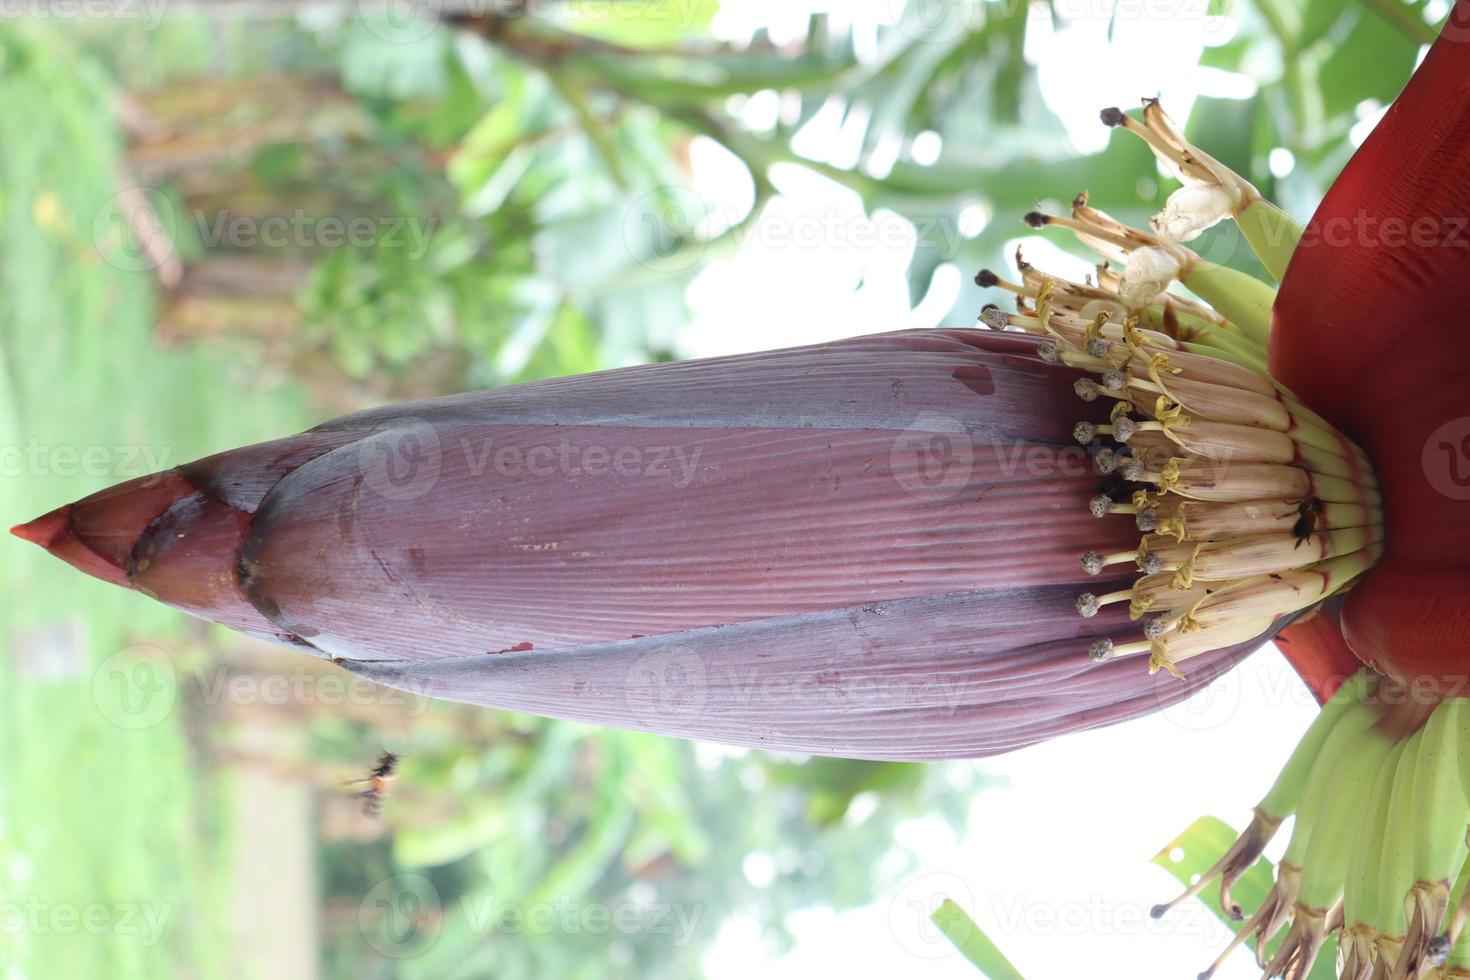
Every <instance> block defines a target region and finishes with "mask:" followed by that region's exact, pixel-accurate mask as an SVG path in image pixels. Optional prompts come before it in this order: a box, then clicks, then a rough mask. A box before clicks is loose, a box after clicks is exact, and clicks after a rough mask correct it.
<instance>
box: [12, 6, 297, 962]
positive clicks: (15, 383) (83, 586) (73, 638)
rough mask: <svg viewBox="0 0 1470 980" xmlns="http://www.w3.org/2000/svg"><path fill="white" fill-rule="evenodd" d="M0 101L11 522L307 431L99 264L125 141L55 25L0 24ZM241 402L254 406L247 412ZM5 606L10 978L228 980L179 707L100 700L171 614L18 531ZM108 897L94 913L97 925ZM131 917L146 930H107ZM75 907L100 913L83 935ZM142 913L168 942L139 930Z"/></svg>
mask: <svg viewBox="0 0 1470 980" xmlns="http://www.w3.org/2000/svg"><path fill="white" fill-rule="evenodd" d="M0 89H3V90H4V91H5V93H6V96H5V98H4V99H0V188H3V190H0V365H3V371H0V453H3V454H4V455H3V458H0V514H3V516H4V518H5V519H6V521H7V523H14V522H17V521H21V520H25V519H28V518H30V517H33V516H35V515H36V514H38V513H41V512H43V511H45V510H48V509H50V508H52V507H55V506H57V505H59V504H61V503H64V502H66V501H69V500H72V499H75V498H76V497H78V496H80V495H83V494H86V493H90V492H92V491H94V490H97V489H100V488H102V487H104V486H106V485H108V484H110V483H114V482H116V481H117V480H119V479H124V478H127V477H129V476H134V475H140V474H142V473H145V472H148V471H149V470H150V469H152V468H155V467H154V466H153V465H150V463H151V462H156V464H157V465H158V466H169V465H173V464H175V463H179V462H183V461H185V460H187V459H191V458H194V457H196V456H199V455H203V454H205V453H207V452H210V451H214V450H217V449H222V448H225V447H226V446H227V445H231V444H236V443H241V442H246V441H250V440H252V439H256V438H264V437H266V436H268V435H272V434H280V433H284V432H288V431H292V430H294V429H296V428H299V427H300V426H301V424H302V423H303V422H304V415H305V413H304V411H303V409H302V407H301V404H300V401H299V399H298V398H297V397H296V396H295V395H294V394H293V393H292V392H291V391H290V390H289V389H287V388H284V387H280V386H272V385H270V384H268V383H266V382H263V381H262V380H260V379H259V378H258V377H256V376H255V373H254V372H253V370H252V366H251V365H250V364H249V363H248V361H243V360H241V359H238V358H233V357H232V358H231V359H230V360H229V361H226V360H225V359H224V356H225V355H219V354H216V355H213V356H206V355H203V354H200V353H196V352H188V353H184V352H173V351H166V350H160V349H158V348H157V347H156V346H155V345H154V344H153V342H152V339H151V336H150V330H151V324H152V319H153V316H152V284H151V282H150V278H149V275H148V273H147V272H146V271H130V268H129V266H128V263H127V262H126V261H123V260H125V259H126V258H127V254H126V253H125V252H110V254H112V255H113V257H114V258H115V259H116V260H117V264H116V265H114V264H112V263H110V262H109V261H108V260H107V258H105V257H104V254H103V252H102V251H101V250H99V248H98V247H97V245H96V244H94V238H97V237H100V239H101V241H102V243H103V244H104V246H105V248H106V249H108V250H112V249H115V248H126V242H125V241H124V240H123V239H122V238H121V237H120V236H119V235H118V232H119V230H120V229H121V227H122V226H121V224H120V223H119V222H118V221H116V220H115V219H114V218H113V217H112V214H113V212H114V210H115V205H114V204H113V203H112V202H111V200H110V199H111V198H112V197H113V195H114V193H115V191H116V187H117V181H118V178H119V171H118V167H119V160H120V151H121V147H120V140H119V136H118V133H117V131H116V127H115V124H114V120H113V117H112V113H111V110H110V108H109V92H108V87H107V85H106V83H105V80H104V79H103V78H102V77H101V76H100V75H99V74H98V73H96V72H95V71H94V70H93V69H92V67H91V65H90V64H89V63H88V62H87V61H86V60H84V59H82V58H81V57H79V56H77V55H76V53H75V52H74V51H72V50H71V49H70V46H69V43H68V40H67V37H66V35H65V33H64V32H63V31H61V30H55V31H53V30H46V29H45V25H37V24H27V23H15V24H11V25H6V26H4V27H3V28H0ZM41 120H45V124H44V125H42V124H41ZM99 216H101V217H100V218H99ZM98 229H100V233H99V234H98V235H94V231H97V230H98ZM118 256H121V258H120V259H119V258H118ZM117 265H121V266H123V267H124V268H118V267H117ZM245 400H248V402H249V405H250V409H249V411H241V410H240V404H241V402H242V401H245ZM149 454H151V457H150V455H149ZM0 596H4V599H3V605H0V643H3V648H4V650H5V652H6V656H4V657H0V701H3V709H0V752H3V757H4V758H5V760H6V761H5V764H4V766H3V767H0V903H3V904H0V966H4V967H5V968H6V972H4V974H3V975H4V976H6V977H11V976H37V977H42V976H44V977H62V976H73V977H104V976H105V977H109V978H117V980H126V978H131V977H163V976H199V977H204V976H219V975H224V973H225V972H226V968H225V963H224V954H225V952H226V945H225V943H226V941H227V940H226V937H225V930H224V929H222V927H221V926H222V920H223V916H222V914H221V913H222V910H223V908H224V897H225V883H224V882H222V881H221V880H220V878H221V874H220V873H219V871H218V865H217V862H216V857H217V855H218V854H220V853H221V847H220V841H219V835H220V832H221V828H222V820H221V815H220V813H219V812H218V811H219V808H218V807H217V806H216V805H214V804H211V803H210V802H209V801H206V800H203V799H202V798H201V796H200V793H201V790H200V788H199V784H198V783H197V781H196V777H195V775H194V773H193V772H192V771H191V760H190V757H189V746H188V742H187V739H186V737H185V733H184V732H183V731H182V730H181V728H180V723H181V719H180V715H179V713H178V712H169V713H168V714H167V715H166V717H164V718H163V720H162V721H161V722H160V723H158V724H155V725H151V726H148V727H142V728H139V729H138V730H128V729H125V728H121V727H118V726H117V725H115V724H113V723H112V722H110V721H109V720H108V717H106V716H105V714H104V712H103V711H102V710H100V709H99V707H98V702H97V700H96V699H95V698H94V694H93V690H94V679H95V678H105V675H103V674H98V673H97V667H98V665H99V664H101V663H103V662H104V661H105V660H106V658H107V657H109V656H111V655H113V654H114V653H116V652H117V651H119V650H122V649H124V648H126V647H127V646H129V645H130V644H133V643H137V642H139V641H140V640H146V639H148V638H153V637H160V636H166V635H169V634H172V633H177V631H178V630H179V629H180V625H179V624H180V618H179V617H178V616H177V614H175V613H173V612H171V611H170V610H168V609H166V608H165V607H163V606H161V605H158V604H156V603H152V602H148V601H146V600H144V599H142V598H141V597H139V596H136V595H133V594H130V593H127V592H124V591H122V590H119V589H116V588H114V587H112V586H107V585H103V584H102V583H100V582H96V581H93V580H91V579H89V578H86V577H83V576H79V575H77V574H76V573H75V572H74V571H72V570H71V569H69V568H67V567H65V566H64V565H62V564H61V563H60V562H57V561H54V560H52V559H50V558H47V557H46V556H45V555H43V554H42V553H41V552H40V551H39V550H37V549H35V548H33V547H31V546H29V545H26V544H23V543H22V542H20V541H18V540H16V539H14V538H10V537H8V536H7V537H6V538H5V539H4V541H3V543H0ZM161 676H165V677H167V672H165V673H164V674H163V675H161ZM168 693H169V692H165V694H164V696H168ZM98 905H100V906H101V907H102V908H104V909H106V910H107V911H106V916H107V918H106V919H103V918H100V917H101V916H103V914H104V913H102V912H98V911H92V912H88V911H87V910H88V908H89V907H92V908H94V909H95V907H96V906H98ZM130 910H132V912H131V913H130ZM125 914H133V915H135V916H136V917H135V918H133V919H132V920H130V921H127V922H124V921H121V920H120V919H116V918H112V917H113V916H119V915H125ZM87 915H93V916H99V918H97V919H94V920H93V922H92V923H91V924H88V923H87V922H86V920H85V916H87ZM149 915H151V916H152V917H153V921H154V922H160V921H161V922H162V923H163V926H164V927H163V929H162V930H161V935H157V936H156V935H152V934H151V933H152V929H150V927H149V926H148V924H147V923H148V919H147V916H149ZM73 916H75V918H72V917H73ZM165 916H166V918H164V917H165ZM107 921H110V922H111V923H112V925H110V926H108V925H104V926H103V927H102V928H98V927H97V923H99V922H107Z"/></svg>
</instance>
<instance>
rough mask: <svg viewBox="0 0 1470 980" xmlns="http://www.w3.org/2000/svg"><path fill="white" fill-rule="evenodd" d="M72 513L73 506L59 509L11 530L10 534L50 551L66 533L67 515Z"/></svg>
mask: <svg viewBox="0 0 1470 980" xmlns="http://www.w3.org/2000/svg"><path fill="white" fill-rule="evenodd" d="M70 513H71V504H67V505H66V506H65V507H58V508H56V509H55V510H53V511H51V512H50V513H49V514H42V515H41V516H40V517H38V518H36V519H35V520H33V521H27V522H26V523H24V524H17V525H15V526H14V527H12V528H11V529H10V533H11V534H13V535H15V536H16V537H17V538H20V539H21V540H22V541H29V542H30V543H31V544H34V545H39V546H40V547H42V548H46V549H50V547H51V546H52V545H53V544H55V543H56V541H57V539H59V538H60V537H61V536H62V535H63V534H65V533H66V528H67V515H68V514H70Z"/></svg>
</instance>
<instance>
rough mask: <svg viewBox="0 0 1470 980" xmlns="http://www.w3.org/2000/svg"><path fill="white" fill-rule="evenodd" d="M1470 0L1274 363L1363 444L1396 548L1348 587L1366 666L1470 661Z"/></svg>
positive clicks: (1309, 243) (1405, 105) (1314, 250)
mask: <svg viewBox="0 0 1470 980" xmlns="http://www.w3.org/2000/svg"><path fill="white" fill-rule="evenodd" d="M1467 304H1470V4H1466V3H1464V2H1460V3H1457V4H1456V5H1455V8H1454V10H1453V12H1452V15H1451V17H1450V20H1449V23H1448V24H1447V25H1446V27H1445V29H1444V32H1443V34H1442V36H1441V37H1440V39H1439V41H1438V42H1436V43H1435V44H1434V46H1433V47H1432V48H1431V50H1430V52H1429V54H1428V56H1427V57H1426V58H1425V60H1424V63H1423V64H1422V65H1421V66H1420V68H1419V69H1418V71H1417V72H1416V73H1415V75H1414V77H1413V79H1412V80H1411V81H1410V82H1409V85H1408V86H1407V87H1406V88H1405V90H1404V92H1403V94H1402V95H1401V96H1400V97H1399V99H1398V101H1397V102H1395V103H1394V105H1393V107H1392V108H1391V109H1390V110H1389V111H1388V113H1387V114H1386V115H1385V116H1384V118H1383V120H1382V121H1381V122H1380V123H1379V124H1378V126H1377V128H1376V129H1375V130H1374V131H1373V133H1372V135H1371V136H1369V138H1368V140H1367V141H1366V142H1365V143H1364V144H1363V146H1362V148H1361V149H1359V151H1358V152H1357V153H1356V154H1355V155H1354V157H1353V159H1352V161H1351V162H1350V163H1349V164H1348V166H1347V168H1346V169H1345V170H1344V171H1343V173H1342V175H1341V176H1340V177H1339V178H1338V179H1337V181H1336V183H1334V185H1333V187H1332V189H1331V191H1330V192H1329V193H1328V195H1327V197H1326V199H1325V200H1324V201H1323V202H1322V206H1321V207H1320V208H1319V209H1318V211H1317V214H1316V215H1315V217H1313V219H1312V221H1311V223H1310V224H1309V226H1308V227H1307V230H1306V234H1305V236H1304V237H1303V240H1302V244H1301V245H1300V246H1299V247H1298V248H1297V250H1296V253H1295V254H1294V256H1293V258H1292V261H1291V265H1290V267H1289V268H1288V270H1287V273H1286V276H1285V278H1284V279H1283V281H1282V284H1281V291H1280V294H1279V296H1278V298H1277V301H1276V306H1275V327H1274V329H1273V331H1272V335H1271V372H1272V374H1273V375H1274V376H1275V377H1277V378H1279V379H1280V380H1281V381H1283V382H1284V383H1285V384H1287V385H1288V386H1289V387H1290V388H1292V389H1293V390H1294V391H1295V392H1296V393H1297V394H1298V395H1299V396H1301V397H1302V398H1303V400H1305V401H1306V402H1307V403H1308V404H1309V405H1311V406H1312V407H1313V408H1315V409H1316V410H1317V411H1318V412H1320V413H1321V414H1322V415H1324V416H1325V417H1326V418H1328V419H1329V420H1331V421H1332V422H1333V423H1334V424H1335V425H1336V426H1338V427H1339V428H1340V429H1341V430H1342V431H1344V432H1345V433H1347V434H1348V435H1349V436H1352V437H1353V438H1354V439H1355V440H1357V441H1358V442H1359V443H1360V444H1361V445H1362V446H1363V447H1364V449H1366V450H1367V452H1368V455H1369V456H1370V457H1371V458H1372V460H1373V463H1374V467H1375V469H1376V470H1377V472H1378V475H1379V478H1380V480H1381V482H1382V487H1383V497H1384V507H1385V523H1386V530H1387V537H1386V542H1387V549H1386V552H1385V554H1384V557H1383V559H1382V561H1381V562H1380V564H1379V565H1378V567H1377V568H1376V569H1374V570H1373V572H1371V573H1370V574H1369V575H1367V576H1366V577H1365V578H1364V579H1363V581H1362V582H1360V583H1359V584H1358V585H1357V586H1356V587H1354V589H1353V590H1351V591H1350V592H1349V593H1348V595H1347V596H1346V597H1345V599H1344V602H1343V610H1342V629H1343V633H1344V635H1345V636H1346V639H1347V642H1348V644H1349V645H1350V647H1351V648H1352V649H1353V651H1354V652H1356V653H1357V655H1358V656H1359V657H1361V658H1362V659H1363V660H1364V662H1366V663H1368V664H1369V665H1370V666H1372V667H1374V668H1375V669H1378V670H1380V671H1384V672H1388V673H1390V674H1394V675H1396V676H1399V677H1401V678H1418V677H1425V678H1429V679H1432V678H1438V679H1441V680H1444V681H1446V682H1447V683H1449V684H1453V683H1455V682H1456V680H1457V679H1459V680H1463V678H1465V676H1466V674H1467V671H1470V341H1467V335H1466V327H1465V313H1464V311H1465V310H1466V309H1467Z"/></svg>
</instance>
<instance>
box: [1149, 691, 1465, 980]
mask: <svg viewBox="0 0 1470 980" xmlns="http://www.w3.org/2000/svg"><path fill="white" fill-rule="evenodd" d="M1467 789H1470V700H1467V699H1464V698H1447V699H1444V700H1437V699H1430V698H1426V697H1425V696H1424V694H1423V692H1421V691H1418V690H1416V689H1415V688H1412V687H1409V686H1405V685H1402V684H1398V683H1396V682H1394V681H1392V680H1389V679H1387V678H1383V677H1380V676H1378V675H1376V674H1374V673H1372V672H1371V671H1367V670H1364V671H1361V672H1359V673H1358V674H1356V675H1354V676H1353V677H1351V678H1350V679H1349V680H1348V681H1347V682H1346V683H1344V684H1343V685H1342V687H1341V688H1339V689H1338V691H1337V693H1336V694H1335V695H1334V696H1333V697H1332V699H1331V700H1330V701H1328V702H1327V704H1326V705H1325V706H1324V707H1323V709H1322V712H1321V714H1319V715H1318V716H1317V718H1316V719H1315V720H1314V721H1313V723H1312V725H1311V727H1310V728H1309V729H1308V730H1307V733H1306V735H1305V736H1304V737H1303V738H1302V740H1301V743H1300V744H1299V745H1298V746H1297V747H1296V750H1295V751H1294V752H1293V753H1292V755H1291V758H1290V759H1289V760H1288V761H1287V763H1286V768H1285V769H1283V770H1282V771H1281V774H1280V776H1278V777H1277V779H1276V782H1275V783H1274V784H1273V785H1272V787H1271V789H1270V790H1269V791H1268V792H1267V793H1266V795H1265V796H1264V797H1262V799H1261V801H1260V803H1258V804H1257V805H1256V807H1255V813H1254V817H1253V818H1252V820H1251V823H1250V826H1249V827H1248V828H1247V829H1246V831H1245V832H1244V833H1243V834H1241V836H1240V838H1239V839H1238V840H1237V841H1236V842H1235V844H1234V845H1233V846H1232V847H1231V848H1230V849H1229V850H1228V851H1227V852H1226V853H1225V855H1224V856H1223V857H1221V858H1220V860H1219V861H1218V862H1217V863H1216V864H1215V866H1214V867H1213V868H1211V869H1210V871H1209V872H1208V873H1206V874H1205V875H1203V876H1202V877H1201V878H1200V880H1199V881H1198V882H1197V883H1195V884H1194V885H1193V886H1191V887H1190V888H1189V889H1188V890H1187V891H1186V892H1185V893H1184V894H1183V895H1181V896H1179V898H1177V899H1175V900H1174V901H1173V902H1170V903H1168V904H1167V905H1160V906H1157V907H1156V908H1155V909H1154V915H1155V916H1156V917H1157V916H1162V915H1163V914H1164V913H1166V912H1167V911H1168V910H1169V909H1170V908H1171V907H1173V906H1174V905H1177V904H1178V903H1179V902H1181V901H1184V900H1185V899H1188V898H1191V897H1193V896H1195V895H1197V894H1199V893H1200V892H1201V891H1203V890H1204V889H1205V888H1206V887H1208V886H1209V885H1210V883H1211V882H1212V881H1214V880H1216V879H1218V880H1219V881H1220V890H1221V893H1220V901H1221V905H1222V907H1224V908H1225V909H1226V910H1227V911H1229V912H1230V913H1231V914H1233V915H1234V916H1235V917H1237V918H1243V919H1245V924H1244V926H1243V927H1242V928H1241V929H1240V931H1239V932H1238V933H1237V934H1236V936H1235V939H1234V940H1233V941H1232V942H1231V943H1230V945H1229V946H1228V947H1227V948H1226V949H1225V951H1224V952H1222V953H1221V954H1220V957H1219V959H1217V960H1216V961H1215V963H1214V964H1213V965H1212V966H1211V967H1210V968H1209V969H1208V970H1206V971H1205V972H1204V973H1203V974H1201V976H1202V977H1208V976H1210V975H1211V974H1213V973H1214V971H1215V970H1216V968H1218V967H1219V965H1220V964H1221V963H1222V962H1223V961H1224V959H1225V957H1226V956H1227V955H1229V954H1230V953H1231V952H1232V951H1233V950H1234V949H1235V948H1236V947H1237V946H1240V945H1241V944H1244V943H1251V944H1252V945H1253V946H1254V949H1255V954H1256V962H1257V963H1258V965H1259V966H1260V967H1261V969H1262V970H1263V971H1264V972H1263V976H1265V977H1286V978H1290V980H1301V978H1305V977H1306V976H1307V975H1308V973H1309V972H1310V971H1311V969H1312V966H1313V964H1314V963H1315V962H1316V960H1317V956H1318V954H1319V953H1320V952H1321V949H1322V947H1323V944H1324V943H1325V941H1326V940H1327V938H1328V937H1329V936H1331V935H1333V934H1336V936H1337V938H1338V950H1339V962H1338V976H1339V977H1341V978H1342V980H1470V930H1467V929H1466V928H1465V924H1466V919H1467V914H1470V900H1467V899H1470V895H1467V887H1466V886H1467V883H1470V861H1467V841H1466V834H1467V828H1470V800H1467V795H1466V790H1467ZM1288 817H1292V818H1294V821H1293V825H1292V830H1291V839H1290V841H1289V842H1288V844H1287V847H1286V853H1285V854H1284V855H1283V856H1282V859H1281V861H1280V863H1279V864H1278V865H1277V868H1276V882H1275V885H1274V887H1273V888H1272V890H1271V892H1270V893H1269V895H1268V896H1267V898H1266V900H1265V901H1264V902H1263V903H1262V905H1261V907H1260V908H1258V909H1255V910H1254V911H1253V912H1251V914H1250V915H1249V917H1248V918H1247V917H1246V915H1245V912H1244V911H1243V910H1242V909H1241V908H1240V906H1239V905H1238V904H1237V903H1236V902H1235V901H1234V900H1233V899H1232V896H1231V887H1232V886H1233V885H1234V883H1235V882H1236V881H1237V880H1238V879H1239V878H1240V876H1241V875H1242V874H1244V873H1245V872H1246V871H1247V870H1249V869H1250V867H1251V866H1252V865H1254V864H1255V862H1256V860H1257V859H1258V858H1259V857H1260V856H1261V852H1262V851H1263V850H1264V849H1265V847H1266V844H1267V843H1268V842H1269V841H1270V840H1271V838H1272V837H1273V836H1274V835H1275V832H1276V830H1277V829H1278V828H1279V827H1280V826H1281V824H1282V823H1283V821H1285V820H1286V819H1287V818H1288ZM1283 933H1284V937H1283V938H1282V939H1281V941H1280V942H1279V943H1278V942H1276V939H1277V937H1278V936H1282V935H1283Z"/></svg>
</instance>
